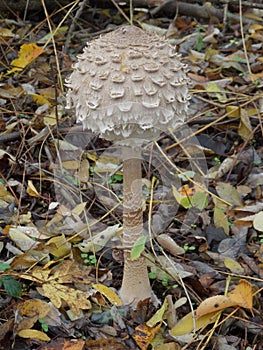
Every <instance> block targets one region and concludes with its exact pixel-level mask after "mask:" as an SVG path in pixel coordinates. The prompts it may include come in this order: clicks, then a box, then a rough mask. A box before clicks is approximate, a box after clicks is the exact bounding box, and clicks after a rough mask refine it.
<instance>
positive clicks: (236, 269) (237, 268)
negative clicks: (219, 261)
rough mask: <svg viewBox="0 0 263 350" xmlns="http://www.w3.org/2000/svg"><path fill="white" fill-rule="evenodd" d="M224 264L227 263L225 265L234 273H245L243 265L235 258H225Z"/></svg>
mask: <svg viewBox="0 0 263 350" xmlns="http://www.w3.org/2000/svg"><path fill="white" fill-rule="evenodd" d="M224 264H225V267H226V268H228V269H229V270H230V271H231V272H233V273H236V274H243V273H244V269H243V267H242V266H241V265H240V264H239V263H238V262H237V261H235V260H234V259H230V258H225V259H224Z"/></svg>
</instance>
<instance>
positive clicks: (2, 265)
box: [0, 263, 11, 271]
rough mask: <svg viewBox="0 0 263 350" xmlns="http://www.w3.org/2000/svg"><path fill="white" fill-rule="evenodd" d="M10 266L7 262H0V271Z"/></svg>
mask: <svg viewBox="0 0 263 350" xmlns="http://www.w3.org/2000/svg"><path fill="white" fill-rule="evenodd" d="M10 268H11V266H10V265H9V264H6V263H0V271H5V270H9V269H10Z"/></svg>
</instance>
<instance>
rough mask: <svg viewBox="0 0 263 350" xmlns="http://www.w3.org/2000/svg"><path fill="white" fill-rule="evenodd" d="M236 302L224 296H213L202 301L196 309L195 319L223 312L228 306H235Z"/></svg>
mask: <svg viewBox="0 0 263 350" xmlns="http://www.w3.org/2000/svg"><path fill="white" fill-rule="evenodd" d="M237 305H239V304H238V302H236V301H235V300H233V299H231V298H230V297H228V296H225V295H215V296H213V297H210V298H207V299H206V300H204V301H202V302H201V304H200V305H199V306H198V308H197V309H196V311H195V312H196V318H197V319H198V318H199V317H201V316H204V315H207V314H210V313H212V312H217V311H219V310H223V309H225V308H227V307H230V306H237Z"/></svg>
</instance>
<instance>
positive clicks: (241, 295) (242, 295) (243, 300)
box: [227, 280, 253, 309]
mask: <svg viewBox="0 0 263 350" xmlns="http://www.w3.org/2000/svg"><path fill="white" fill-rule="evenodd" d="M227 296H228V297H229V298H230V299H232V300H233V301H234V302H235V303H236V304H237V305H239V306H241V307H244V308H246V309H252V305H253V293H252V285H251V283H249V282H248V281H246V280H240V282H239V284H238V285H237V286H236V287H235V288H234V289H233V290H232V291H231V292H229V293H228V294H227Z"/></svg>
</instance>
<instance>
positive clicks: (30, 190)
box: [26, 180, 41, 198]
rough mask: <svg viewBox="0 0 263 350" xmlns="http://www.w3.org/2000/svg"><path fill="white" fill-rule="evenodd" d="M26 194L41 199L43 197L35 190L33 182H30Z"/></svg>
mask: <svg viewBox="0 0 263 350" xmlns="http://www.w3.org/2000/svg"><path fill="white" fill-rule="evenodd" d="M26 193H27V194H29V196H31V197H37V198H41V195H40V194H39V193H38V191H37V189H36V188H35V186H34V185H33V182H32V181H31V180H28V184H27V189H26Z"/></svg>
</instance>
